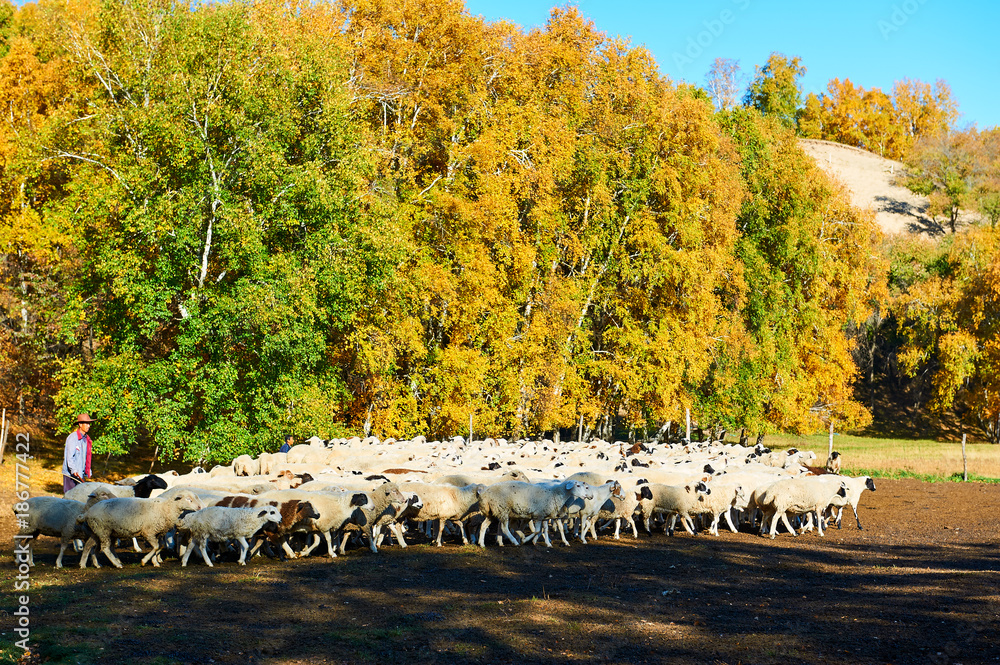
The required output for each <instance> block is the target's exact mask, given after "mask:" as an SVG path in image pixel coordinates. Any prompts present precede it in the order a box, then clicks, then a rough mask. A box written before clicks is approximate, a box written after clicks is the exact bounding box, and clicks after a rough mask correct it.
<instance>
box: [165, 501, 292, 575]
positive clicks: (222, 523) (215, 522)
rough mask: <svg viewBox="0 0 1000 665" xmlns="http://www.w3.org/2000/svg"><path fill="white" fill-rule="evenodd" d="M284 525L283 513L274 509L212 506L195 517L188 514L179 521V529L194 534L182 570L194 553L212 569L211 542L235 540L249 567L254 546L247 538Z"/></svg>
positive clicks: (243, 562)
mask: <svg viewBox="0 0 1000 665" xmlns="http://www.w3.org/2000/svg"><path fill="white" fill-rule="evenodd" d="M280 523H281V513H279V512H278V509H277V508H275V507H274V506H260V507H257V508H222V507H220V506H209V507H207V508H202V509H201V510H197V511H195V512H193V513H187V514H186V515H184V516H182V517H181V518H180V520H179V521H178V524H177V528H178V529H180V530H185V531H189V532H190V533H191V542H190V543H188V548H187V551H185V552H184V556H183V557H182V558H181V566H187V562H188V558H190V556H191V553H192V552H193V551H195V550H196V549H197V550H198V553H199V554H200V555H201V558H202V560H203V561H204V562H205V563H206V564H208V566H209V567H212V559H211V557H209V555H208V548H207V546H208V543H209V542H225V541H228V540H235V541H236V542H238V543H239V545H240V556H239V559H238V562H239V564H240V565H241V566H245V565H246V555H247V550H249V549H250V544H249V543H248V542H247V538H252V537H253V535H254V534H255V533H257V532H258V531H260V530H261V529H265V530H266V529H267V526H268V525H271V526H272V528H273V527H275V526H277V525H278V524H280Z"/></svg>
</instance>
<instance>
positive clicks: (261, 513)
mask: <svg viewBox="0 0 1000 665" xmlns="http://www.w3.org/2000/svg"><path fill="white" fill-rule="evenodd" d="M264 515H267V511H266V510H262V511H260V512H259V513H257V517H263V516H264Z"/></svg>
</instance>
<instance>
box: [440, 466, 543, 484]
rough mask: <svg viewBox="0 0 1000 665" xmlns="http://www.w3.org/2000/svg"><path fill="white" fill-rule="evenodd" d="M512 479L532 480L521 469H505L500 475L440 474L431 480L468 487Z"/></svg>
mask: <svg viewBox="0 0 1000 665" xmlns="http://www.w3.org/2000/svg"><path fill="white" fill-rule="evenodd" d="M512 480H518V481H521V482H522V483H527V482H530V481H529V480H528V476H526V475H525V474H524V472H523V471H521V470H520V469H508V470H507V471H504V472H503V473H502V474H500V475H499V476H496V475H493V476H487V475H483V474H471V473H453V474H450V475H446V476H440V477H438V478H434V479H432V480H431V482H434V483H438V484H440V485H451V486H453V487H468V486H469V485H492V484H494V483H502V482H507V481H512Z"/></svg>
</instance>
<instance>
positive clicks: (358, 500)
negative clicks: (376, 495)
mask: <svg viewBox="0 0 1000 665" xmlns="http://www.w3.org/2000/svg"><path fill="white" fill-rule="evenodd" d="M366 503H368V495H367V494H365V493H364V492H358V493H357V494H355V495H354V496H352V497H351V505H352V506H363V505H365V504H366Z"/></svg>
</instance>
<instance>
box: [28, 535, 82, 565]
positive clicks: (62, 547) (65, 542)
mask: <svg viewBox="0 0 1000 665" xmlns="http://www.w3.org/2000/svg"><path fill="white" fill-rule="evenodd" d="M71 542H73V538H72V537H70V538H63V539H60V541H59V556H57V557H56V568H62V559H63V554H65V553H66V549H67V548H68V547H69V544H70V543H71ZM32 549H33V548H32V541H31V540H29V541H28V565H29V566H34V565H35V555H34V552H33V551H32Z"/></svg>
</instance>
